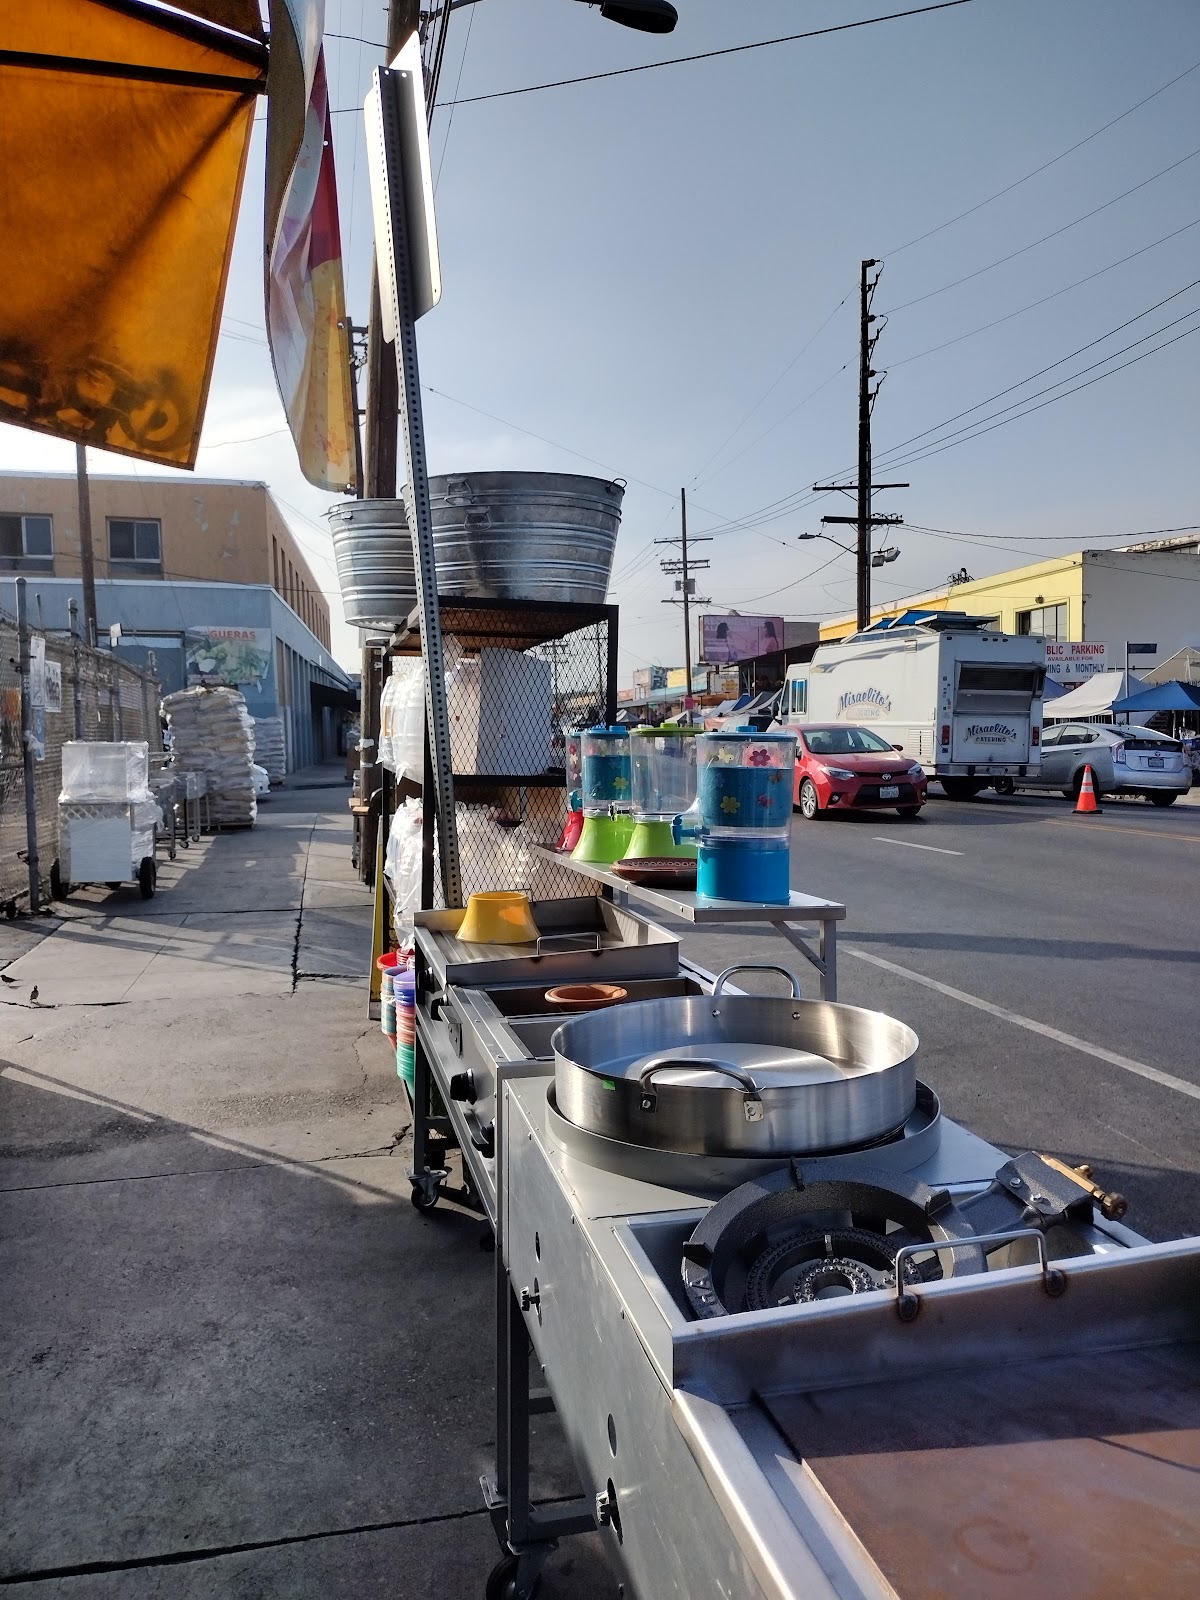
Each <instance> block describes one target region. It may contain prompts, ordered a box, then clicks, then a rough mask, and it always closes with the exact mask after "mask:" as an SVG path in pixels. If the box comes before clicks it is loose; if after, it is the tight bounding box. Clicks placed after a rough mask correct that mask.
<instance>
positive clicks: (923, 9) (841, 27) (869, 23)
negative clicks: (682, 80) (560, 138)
mask: <svg viewBox="0 0 1200 1600" xmlns="http://www.w3.org/2000/svg"><path fill="white" fill-rule="evenodd" d="M971 4H973V0H940V3H939V4H938V5H931V6H916V7H914V8H913V9H912V10H910V11H892V12H889V13H888V15H887V16H884V17H863V18H861V19H860V20H859V21H857V22H839V23H836V24H834V25H833V26H832V27H828V28H810V29H808V31H807V32H805V33H785V34H781V35H780V36H779V37H778V38H776V39H759V40H757V41H756V42H755V43H753V44H733V45H727V46H726V47H725V48H724V49H722V50H702V51H700V52H698V53H697V54H696V55H691V56H671V57H669V58H668V59H667V60H665V61H643V62H640V63H639V64H638V65H637V66H633V67H614V68H613V69H612V70H611V71H609V72H587V73H584V74H582V75H581V76H580V77H578V78H556V79H555V80H554V81H553V82H551V83H529V84H526V85H524V87H522V88H520V89H497V90H494V91H493V92H492V93H491V94H475V95H470V96H468V97H467V98H466V99H463V100H452V101H448V102H447V104H448V105H459V106H474V105H479V104H480V102H481V101H484V100H507V99H509V98H510V97H511V96H513V95H518V94H536V93H537V92H538V91H539V90H542V89H567V88H570V87H571V86H572V85H574V84H577V83H596V82H598V81H599V80H600V79H601V78H627V77H630V76H631V75H632V74H633V73H635V72H657V71H658V70H659V68H660V67H680V66H686V65H687V64H688V63H690V62H693V61H712V60H715V58H716V57H718V56H736V55H742V54H744V52H746V51H747V50H766V49H769V48H770V47H771V46H773V45H779V44H795V43H796V41H797V40H799V39H819V38H821V37H823V36H824V35H825V34H829V33H848V32H850V31H851V30H852V29H855V28H871V27H874V25H875V24H876V23H877V22H898V21H901V20H902V19H903V18H905V17H921V16H925V15H926V13H928V12H931V11H952V10H954V9H955V7H957V6H966V5H971Z"/></svg>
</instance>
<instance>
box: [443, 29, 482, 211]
mask: <svg viewBox="0 0 1200 1600" xmlns="http://www.w3.org/2000/svg"><path fill="white" fill-rule="evenodd" d="M474 22H475V8H474V6H472V7H471V9H470V10H469V11H468V12H467V31H466V33H465V35H464V36H463V47H462V55H461V56H459V58H458V77H457V78H455V80H454V96H455V98H454V99H453V100H451V102H450V104H449V106H448V108H447V109H448V110H449V112H450V115H449V117H448V118H447V120H446V136H445V138H444V139H443V140H442V153H441V156H440V157H439V159H438V169H437V173H436V175H435V177H434V180H433V192H434V195H435V196H436V195H437V191H438V184H439V183H441V181H442V168H443V167H444V166H445V165H446V151H447V150H448V149H449V148H450V130H451V128H453V126H454V107H455V104H456V103H457V99H458V91H459V88H460V86H461V84H462V75H463V68H464V67H465V66H466V64H467V50H468V48H469V46H470V43H471V28H472V27H473V25H474Z"/></svg>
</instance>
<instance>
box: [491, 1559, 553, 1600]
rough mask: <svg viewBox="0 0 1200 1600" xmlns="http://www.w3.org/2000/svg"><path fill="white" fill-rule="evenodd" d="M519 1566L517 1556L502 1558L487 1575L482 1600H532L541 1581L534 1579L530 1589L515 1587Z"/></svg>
mask: <svg viewBox="0 0 1200 1600" xmlns="http://www.w3.org/2000/svg"><path fill="white" fill-rule="evenodd" d="M519 1565H520V1557H519V1556H514V1555H507V1556H502V1557H501V1559H500V1560H499V1561H497V1563H496V1565H495V1566H494V1567H493V1568H492V1570H491V1572H490V1573H489V1574H488V1581H487V1588H486V1589H485V1590H484V1591H483V1595H484V1600H533V1596H534V1595H535V1594H536V1593H537V1592H538V1590H539V1589H540V1588H541V1580H540V1579H538V1578H535V1579H534V1580H533V1585H532V1587H531V1588H528V1589H519V1588H518V1587H517V1569H518V1567H519Z"/></svg>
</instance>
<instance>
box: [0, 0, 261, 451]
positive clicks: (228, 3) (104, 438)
mask: <svg viewBox="0 0 1200 1600" xmlns="http://www.w3.org/2000/svg"><path fill="white" fill-rule="evenodd" d="M183 9H184V10H185V11H186V12H189V13H190V14H191V15H190V16H188V15H181V14H180V11H179V10H176V11H174V12H164V11H162V10H159V9H158V8H157V7H156V6H154V5H152V4H148V3H145V0H38V3H37V4H36V5H17V6H9V7H7V8H6V13H5V20H4V25H3V30H2V32H0V240H2V241H3V249H4V252H5V255H6V257H7V259H6V261H5V265H4V271H3V282H4V293H3V295H0V421H5V422H13V423H17V424H19V425H20V426H23V427H28V428H36V429H39V430H41V431H42V432H45V433H49V434H53V435H55V436H57V437H59V438H67V439H73V440H76V441H78V442H82V443H84V444H93V445H99V446H102V447H103V448H104V449H107V450H115V451H119V452H122V453H124V454H126V455H131V456H138V457H141V458H143V459H145V460H152V461H160V462H165V463H169V464H171V465H175V466H180V467H191V466H193V465H194V464H195V459H196V452H197V449H198V447H199V442H200V427H201V423H202V421H203V416H204V406H205V401H206V399H207V395H208V386H209V381H210V378H211V375H212V364H213V357H214V353H215V350H216V341H217V333H218V326H219V321H220V310H221V303H222V300H223V297H224V290H225V279H226V274H227V272H228V270H229V257H230V252H231V250H232V246H233V230H234V224H235V221H236V218H237V210H238V202H239V199H240V195H241V185H242V177H243V174H244V172H245V165H246V154H247V150H248V148H249V143H250V133H251V127H252V123H253V116H254V105H255V100H256V97H257V96H258V95H259V94H260V93H262V92H263V89H264V88H265V84H266V70H267V50H266V45H265V42H264V39H263V30H262V22H261V19H260V16H259V9H258V5H257V3H256V0H183Z"/></svg>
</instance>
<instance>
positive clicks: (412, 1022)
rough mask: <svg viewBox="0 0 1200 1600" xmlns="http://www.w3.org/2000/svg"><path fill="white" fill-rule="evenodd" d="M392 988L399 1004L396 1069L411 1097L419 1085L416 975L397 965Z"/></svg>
mask: <svg viewBox="0 0 1200 1600" xmlns="http://www.w3.org/2000/svg"><path fill="white" fill-rule="evenodd" d="M392 988H393V990H394V993H395V1003H396V1071H397V1073H398V1074H399V1076H400V1077H402V1078H403V1079H404V1086H405V1088H406V1089H407V1090H408V1097H409V1099H410V1100H411V1099H412V1098H413V1095H414V1092H415V1088H416V1041H417V975H416V973H415V972H414V971H413V969H412V968H411V967H397V968H396V970H395V974H394V977H393V982H392Z"/></svg>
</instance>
